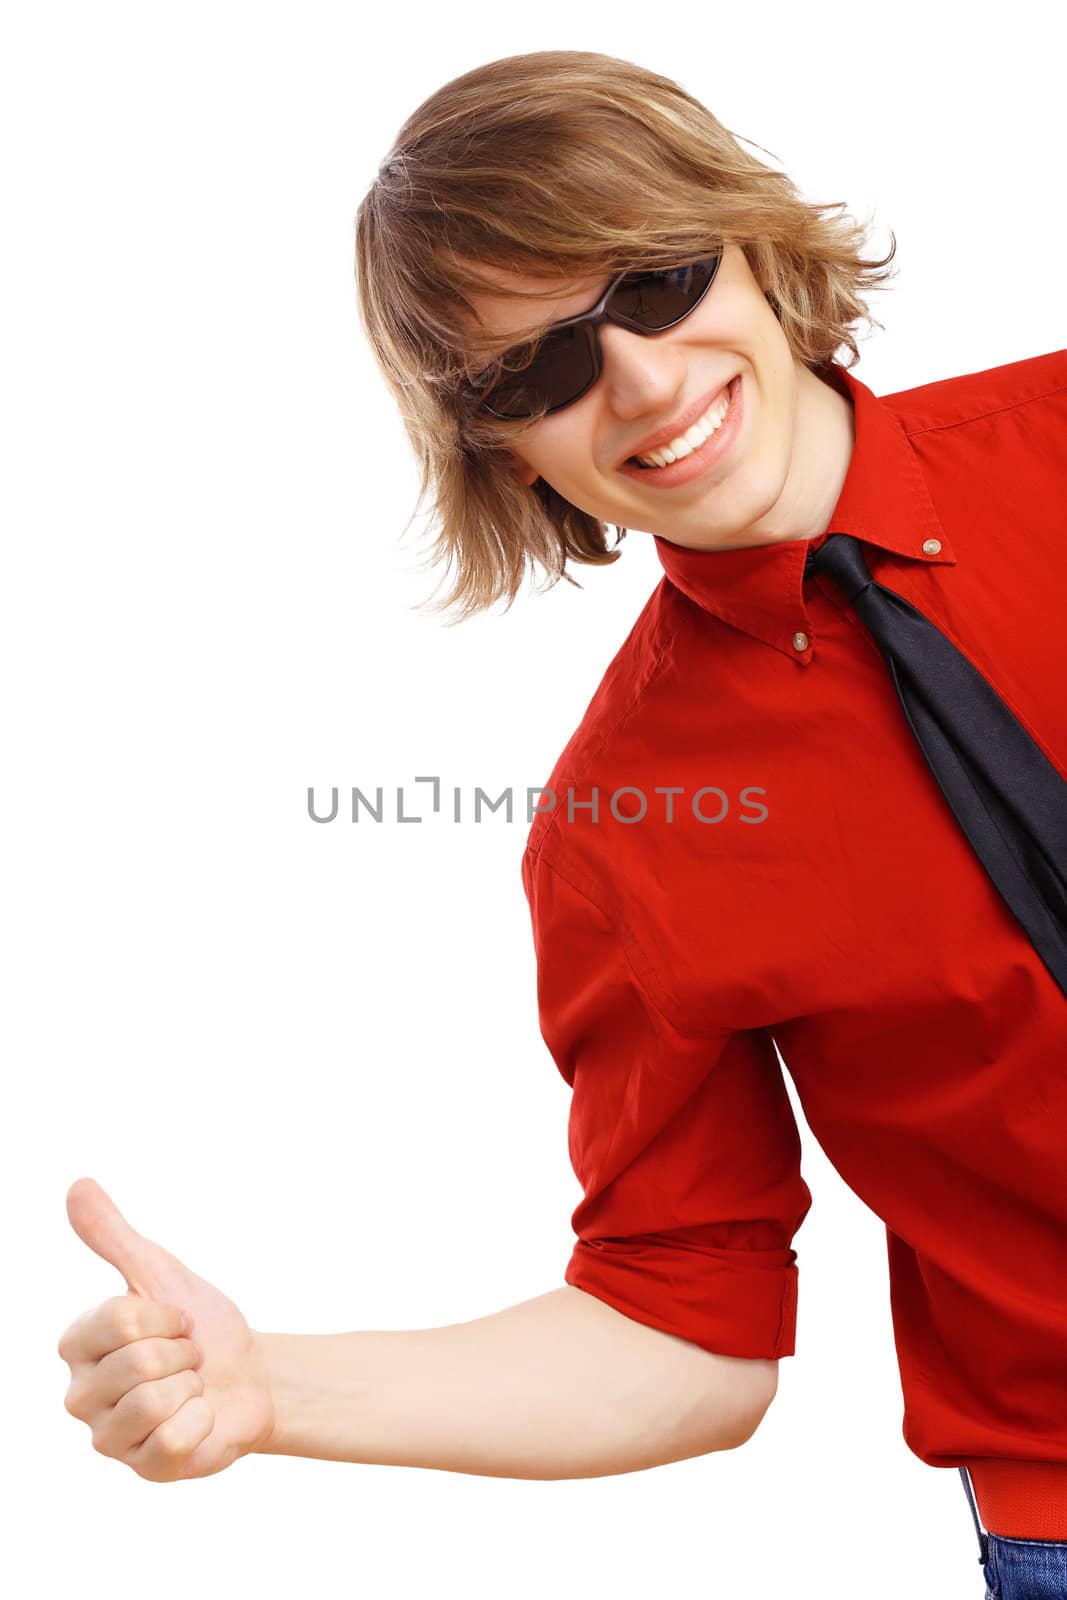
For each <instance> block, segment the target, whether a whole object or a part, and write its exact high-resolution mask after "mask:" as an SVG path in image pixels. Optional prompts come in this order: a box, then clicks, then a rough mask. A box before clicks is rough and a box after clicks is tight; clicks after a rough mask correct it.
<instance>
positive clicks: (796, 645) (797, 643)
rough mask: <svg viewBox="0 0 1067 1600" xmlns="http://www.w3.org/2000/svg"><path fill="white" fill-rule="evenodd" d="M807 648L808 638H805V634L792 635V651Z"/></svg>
mask: <svg viewBox="0 0 1067 1600" xmlns="http://www.w3.org/2000/svg"><path fill="white" fill-rule="evenodd" d="M807 648H808V636H807V634H806V633H794V635H793V649H794V650H806V649H807Z"/></svg>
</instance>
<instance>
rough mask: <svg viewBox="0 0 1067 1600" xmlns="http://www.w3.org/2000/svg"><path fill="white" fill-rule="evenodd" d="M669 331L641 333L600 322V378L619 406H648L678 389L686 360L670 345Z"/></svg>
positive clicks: (615, 405) (622, 408)
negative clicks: (601, 370)
mask: <svg viewBox="0 0 1067 1600" xmlns="http://www.w3.org/2000/svg"><path fill="white" fill-rule="evenodd" d="M669 331H670V330H667V332H665V333H661V334H642V333H635V332H634V331H633V329H632V328H620V327H618V326H617V325H616V324H615V323H603V324H602V325H601V328H600V350H601V357H602V360H603V368H604V370H603V373H602V375H601V382H602V383H603V384H604V386H605V388H606V389H607V390H608V391H609V392H610V398H611V400H612V403H613V406H614V407H615V409H616V410H620V409H621V410H625V409H626V408H627V407H632V408H633V409H635V410H637V411H642V410H648V409H649V408H650V406H654V405H655V404H656V403H657V402H660V401H661V400H662V399H663V397H664V396H667V397H669V396H671V395H674V394H676V393H677V390H678V387H679V384H680V383H682V382H683V381H684V378H685V370H684V361H683V360H682V358H681V356H680V353H679V351H678V350H677V348H675V349H671V348H670V347H669V345H668V342H667V336H668V333H669Z"/></svg>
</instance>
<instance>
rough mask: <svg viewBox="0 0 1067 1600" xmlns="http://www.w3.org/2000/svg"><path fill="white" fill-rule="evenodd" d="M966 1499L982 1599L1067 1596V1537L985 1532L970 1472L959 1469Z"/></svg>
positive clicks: (1062, 1598)
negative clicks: (983, 1585) (982, 1586)
mask: <svg viewBox="0 0 1067 1600" xmlns="http://www.w3.org/2000/svg"><path fill="white" fill-rule="evenodd" d="M959 1471H960V1477H961V1478H962V1479H963V1490H964V1493H965V1494H966V1496H967V1499H968V1500H969V1502H970V1506H971V1516H972V1517H973V1518H974V1531H975V1532H976V1533H977V1535H978V1559H979V1561H980V1562H981V1563H982V1576H983V1577H984V1578H985V1582H986V1591H985V1600H1067V1539H1009V1538H1008V1537H1007V1535H1006V1534H1002V1533H986V1532H985V1531H984V1530H983V1528H982V1524H981V1522H980V1521H979V1519H978V1507H977V1505H976V1504H975V1499H974V1489H973V1487H972V1484H971V1475H970V1473H969V1472H968V1471H967V1468H966V1467H961V1468H960V1469H959Z"/></svg>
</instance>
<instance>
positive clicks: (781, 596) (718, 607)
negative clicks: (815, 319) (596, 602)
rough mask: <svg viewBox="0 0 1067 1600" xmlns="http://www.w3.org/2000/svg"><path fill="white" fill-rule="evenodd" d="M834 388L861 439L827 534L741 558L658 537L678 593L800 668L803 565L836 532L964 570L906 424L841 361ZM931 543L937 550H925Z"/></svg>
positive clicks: (754, 549) (806, 625)
mask: <svg viewBox="0 0 1067 1600" xmlns="http://www.w3.org/2000/svg"><path fill="white" fill-rule="evenodd" d="M826 381H827V382H830V383H833V384H834V386H835V387H836V388H837V389H839V390H840V392H841V393H842V394H843V395H844V396H845V398H846V399H850V400H851V402H852V407H853V416H854V421H855V435H856V437H855V443H854V445H853V449H852V456H851V458H850V461H849V467H848V475H847V477H846V479H845V483H844V486H843V488H842V490H841V494H840V495H839V497H838V501H837V504H836V506H835V507H834V511H833V515H832V516H831V518H830V521H829V523H828V525H827V527H826V528H825V530H824V531H823V532H822V533H821V534H818V535H817V536H815V537H814V538H811V539H790V540H786V541H785V542H784V543H783V542H778V543H776V544H760V545H747V546H745V547H744V548H742V549H737V550H693V549H689V548H687V547H686V546H683V545H677V544H672V543H671V542H670V541H669V540H668V539H664V538H662V537H660V535H658V534H655V535H653V538H654V540H655V546H656V553H657V555H658V556H659V559H660V563H661V565H662V567H663V570H664V572H665V573H666V575H667V577H668V578H669V579H670V581H671V583H673V584H674V585H675V587H676V588H678V589H681V590H682V592H683V593H684V594H686V595H688V596H689V598H690V599H691V600H693V601H695V602H696V604H697V605H699V606H701V607H703V609H704V610H705V611H710V612H712V613H713V614H714V615H715V616H717V617H719V618H721V619H722V621H723V622H726V623H729V625H730V626H731V627H732V628H739V629H741V631H742V632H744V633H747V634H750V635H752V637H753V638H756V639H761V640H763V642H764V643H765V644H769V645H773V646H774V647H775V648H776V649H779V650H782V651H784V652H785V653H786V654H787V655H789V656H790V657H792V658H793V659H794V660H796V659H798V658H800V659H803V658H805V657H806V656H808V655H809V653H810V648H811V647H810V644H809V646H808V648H807V650H799V651H798V649H797V647H796V643H795V642H794V641H795V639H796V636H797V635H798V633H801V632H803V633H806V634H807V635H808V636H809V637H810V635H811V633H812V626H811V621H810V617H809V615H808V611H807V607H806V605H805V601H804V593H803V584H804V561H805V559H806V557H807V554H808V551H809V550H814V549H817V548H818V547H819V545H821V544H822V543H823V541H824V540H825V539H828V538H829V537H830V534H831V533H851V534H855V536H856V537H857V538H859V539H863V540H864V541H865V543H868V544H873V545H878V546H880V547H881V548H882V549H883V550H888V551H891V552H892V553H893V554H894V555H897V556H905V557H908V558H910V559H912V560H914V561H921V562H925V563H939V564H944V563H948V564H953V563H954V562H955V556H954V555H953V553H952V550H951V547H950V544H949V540H948V538H947V536H946V534H945V530H944V528H943V527H942V526H941V521H940V519H939V517H938V515H937V512H936V511H935V510H934V505H933V501H932V500H931V499H930V493H929V490H928V488H927V486H926V480H925V478H924V476H923V473H922V469H921V467H920V464H919V459H918V457H917V455H916V452H915V449H914V447H913V446H912V444H911V441H910V439H909V437H908V435H907V433H906V432H905V431H904V427H903V424H902V423H901V421H900V419H899V418H898V417H897V416H896V414H895V413H894V411H893V410H892V409H891V407H890V406H889V405H887V404H886V402H885V401H884V400H881V399H879V397H878V396H877V395H875V394H873V393H872V392H871V390H870V389H869V388H868V387H867V385H866V384H865V383H861V382H860V380H859V379H858V378H856V377H854V376H853V375H852V373H851V372H849V371H848V370H847V369H846V368H845V367H842V366H839V365H838V364H837V362H832V363H831V366H830V370H829V373H828V375H827V379H826ZM930 540H933V541H936V542H937V548H936V549H935V548H933V547H932V546H931V548H930V549H928V550H924V549H923V545H924V544H925V543H927V542H928V541H930Z"/></svg>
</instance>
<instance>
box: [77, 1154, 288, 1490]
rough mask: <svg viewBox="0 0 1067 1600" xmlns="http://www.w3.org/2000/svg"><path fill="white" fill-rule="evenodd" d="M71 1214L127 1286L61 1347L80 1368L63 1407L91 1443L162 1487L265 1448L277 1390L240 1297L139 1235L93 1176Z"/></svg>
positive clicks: (81, 1182) (83, 1182)
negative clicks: (185, 1332)
mask: <svg viewBox="0 0 1067 1600" xmlns="http://www.w3.org/2000/svg"><path fill="white" fill-rule="evenodd" d="M67 1215H68V1217H69V1218H70V1222H71V1226H72V1227H73V1228H74V1231H75V1233H77V1235H78V1237H79V1238H80V1239H83V1240H84V1242H85V1243H86V1244H87V1245H88V1246H89V1248H90V1250H95V1251H96V1253H97V1255H99V1256H102V1257H103V1259H104V1260H105V1261H109V1262H110V1263H111V1265H112V1266H113V1267H116V1268H117V1269H118V1271H119V1272H121V1274H122V1276H123V1277H124V1278H125V1280H126V1283H127V1285H128V1293H127V1294H125V1295H116V1296H114V1297H113V1298H112V1299H110V1300H105V1301H103V1302H102V1304H100V1305H98V1306H96V1307H95V1308H94V1309H93V1310H91V1311H86V1312H85V1313H84V1314H83V1315H82V1316H80V1317H78V1318H77V1320H76V1321H74V1322H72V1323H71V1324H70V1326H69V1327H68V1328H67V1329H66V1331H65V1332H64V1333H63V1335H62V1337H61V1338H60V1340H59V1344H58V1347H57V1348H58V1352H59V1354H60V1356H62V1358H63V1360H64V1361H65V1362H66V1363H67V1365H68V1366H69V1367H70V1372H71V1380H70V1386H69V1387H68V1389H67V1393H66V1396H65V1399H64V1404H65V1406H66V1408H67V1410H68V1411H69V1412H70V1414H71V1416H74V1417H77V1418H78V1419H79V1421H81V1422H85V1423H87V1424H88V1425H89V1427H90V1428H91V1430H92V1435H93V1448H94V1449H95V1450H98V1451H99V1452H100V1454H101V1455H105V1456H112V1457H113V1458H114V1459H115V1460H116V1461H124V1462H125V1463H126V1465H127V1466H129V1467H132V1468H133V1470H134V1472H136V1473H137V1474H138V1476H139V1477H142V1478H147V1479H148V1480H149V1481H150V1482H152V1483H173V1482H175V1481H177V1480H179V1479H183V1478H206V1477H209V1476H210V1475H211V1474H212V1473H215V1472H222V1471H223V1470H224V1469H225V1468H226V1467H228V1466H231V1465H232V1464H233V1462H235V1461H237V1460H238V1459H239V1458H240V1457H241V1456H244V1455H248V1454H250V1453H251V1452H252V1451H254V1450H259V1449H262V1447H263V1445H264V1444H265V1443H266V1442H267V1440H268V1439H269V1437H270V1435H271V1434H272V1432H273V1430H274V1408H273V1405H272V1402H271V1394H270V1387H269V1384H268V1381H267V1373H266V1368H265V1365H264V1362H263V1357H262V1354H261V1352H260V1347H259V1344H258V1342H257V1340H256V1335H255V1334H254V1333H253V1331H252V1330H251V1328H249V1326H248V1323H247V1322H246V1321H245V1319H244V1317H243V1316H242V1315H241V1312H240V1311H239V1310H238V1308H237V1307H236V1306H235V1305H234V1303H233V1301H232V1300H228V1299H227V1298H226V1296H225V1295H224V1294H222V1293H221V1292H220V1291H219V1290H218V1289H216V1288H215V1287H214V1286H213V1285H212V1284H210V1283H208V1282H207V1281H206V1280H205V1279H204V1278H200V1277H198V1276H197V1274H196V1273H195V1272H190V1270H189V1268H188V1267H186V1266H184V1265H183V1264H182V1262H180V1261H179V1260H178V1258H177V1257H176V1256H172V1255H171V1254H170V1252H169V1251H168V1250H164V1249H163V1248H162V1247H161V1246H160V1245H158V1244H154V1243H153V1242H152V1240H150V1239H146V1238H144V1237H143V1235H141V1234H139V1233H136V1232H135V1231H134V1229H133V1228H131V1227H130V1225H129V1223H128V1222H127V1221H126V1219H125V1218H124V1217H123V1216H122V1214H121V1212H120V1211H119V1210H118V1209H117V1207H116V1206H115V1205H114V1204H113V1202H112V1201H111V1199H110V1198H109V1197H108V1195H107V1194H105V1192H104V1190H103V1189H101V1187H100V1185H99V1184H98V1183H96V1182H95V1181H94V1180H93V1179H92V1178H79V1179H78V1180H77V1182H76V1183H73V1184H72V1185H71V1187H70V1189H69V1190H68V1191H67ZM183 1312H184V1313H185V1314H186V1316H187V1318H188V1333H189V1337H188V1338H186V1337H184V1336H183V1329H182V1326H181V1320H182V1313H183ZM194 1340H195V1343H194V1342H193V1341H194Z"/></svg>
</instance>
